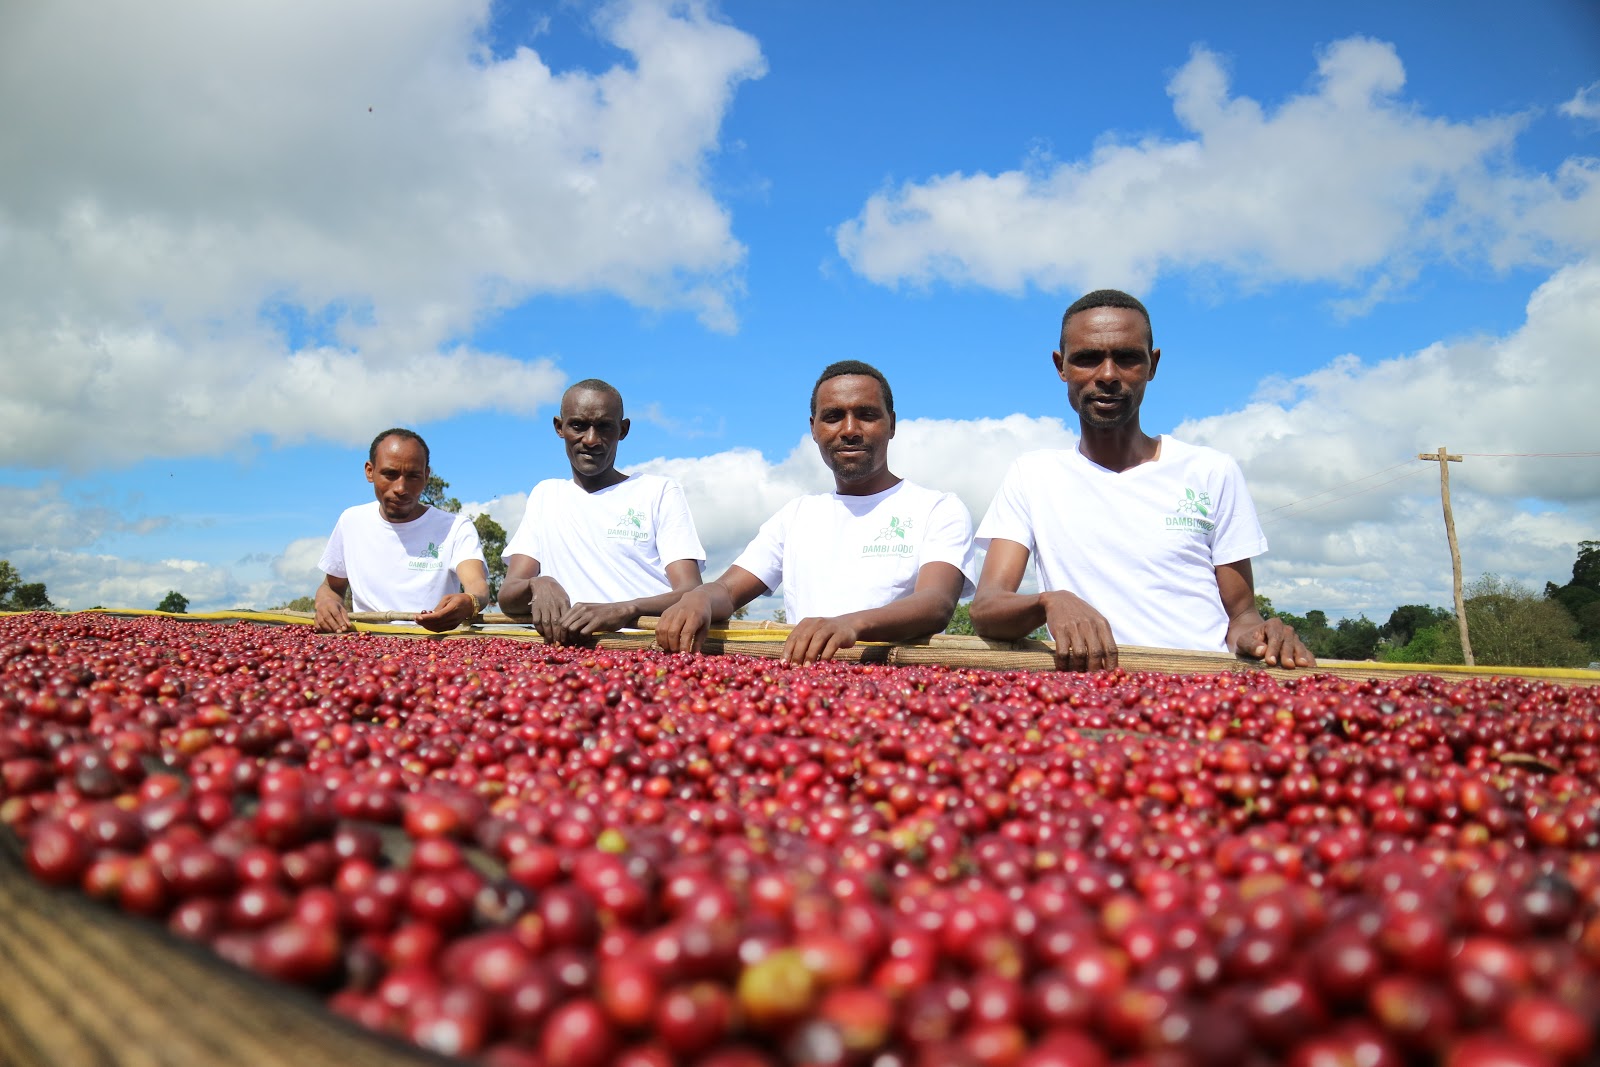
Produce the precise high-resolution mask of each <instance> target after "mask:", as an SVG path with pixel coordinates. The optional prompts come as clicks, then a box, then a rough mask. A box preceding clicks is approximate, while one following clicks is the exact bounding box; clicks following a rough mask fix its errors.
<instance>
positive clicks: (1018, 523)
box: [974, 459, 1036, 552]
mask: <svg viewBox="0 0 1600 1067" xmlns="http://www.w3.org/2000/svg"><path fill="white" fill-rule="evenodd" d="M997 537H998V538H1001V539H1002V540H1006V541H1015V542H1016V543H1017V544H1019V545H1021V546H1022V547H1023V548H1026V549H1027V550H1028V551H1029V552H1032V551H1033V550H1034V548H1035V547H1036V546H1035V545H1034V541H1033V519H1032V517H1031V516H1030V515H1029V513H1028V500H1027V486H1026V477H1025V476H1024V474H1023V473H1022V461H1021V460H1020V459H1019V460H1016V461H1014V462H1013V463H1012V464H1011V467H1010V469H1008V470H1007V471H1006V476H1005V477H1004V478H1002V479H1001V480H1000V491H999V492H997V493H995V495H994V502H993V503H991V504H990V505H989V511H988V513H987V514H985V515H984V516H983V521H982V522H981V523H979V524H978V535H977V537H976V538H975V539H974V540H975V541H976V543H977V547H978V548H981V549H984V550H986V551H987V550H988V548H989V542H991V541H993V540H994V539H995V538H997Z"/></svg>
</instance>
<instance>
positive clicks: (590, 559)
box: [504, 474, 706, 604]
mask: <svg viewBox="0 0 1600 1067" xmlns="http://www.w3.org/2000/svg"><path fill="white" fill-rule="evenodd" d="M504 555H505V556H506V557H507V558H509V557H511V556H527V557H528V558H529V559H533V560H537V561H538V563H539V573H540V574H544V575H549V576H550V577H551V578H554V579H555V580H556V581H558V582H560V583H561V588H563V589H565V590H566V591H567V596H568V597H569V598H570V599H571V600H572V602H573V603H574V604H614V603H616V602H618V601H621V600H632V599H634V598H635V597H649V596H658V595H660V594H662V593H668V592H671V591H672V583H671V582H670V581H668V580H667V564H669V563H676V562H677V561H678V560H680V559H689V560H694V561H695V562H696V563H697V564H699V565H700V566H701V567H702V568H703V567H704V566H705V562H706V550H705V549H704V548H702V547H701V546H700V537H699V535H698V534H696V533H695V530H694V518H693V517H692V516H691V515H690V514H689V502H688V501H687V500H686V499H684V495H683V489H682V487H681V486H679V485H678V483H677V482H675V481H673V480H672V479H671V478H663V477H661V476H660V475H658V474H634V475H631V476H629V477H628V478H627V480H625V481H621V482H618V483H617V484H616V485H613V486H609V487H607V488H605V489H600V490H598V491H596V492H593V493H590V492H587V491H585V490H584V489H583V487H582V486H580V485H578V483H576V482H574V481H573V480H572V479H571V478H549V479H546V480H545V481H542V482H540V483H539V484H538V485H536V486H534V487H533V491H532V492H530V493H529V494H528V508H527V510H526V511H524V512H523V513H522V522H521V523H520V524H519V525H518V526H517V532H516V533H515V534H513V535H512V536H511V540H510V541H508V542H507V543H506V547H505V551H504Z"/></svg>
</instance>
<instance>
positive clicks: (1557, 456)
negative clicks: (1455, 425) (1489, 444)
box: [1456, 452, 1600, 459]
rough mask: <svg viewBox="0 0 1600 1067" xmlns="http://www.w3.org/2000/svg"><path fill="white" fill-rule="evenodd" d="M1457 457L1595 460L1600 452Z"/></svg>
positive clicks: (1479, 454)
mask: <svg viewBox="0 0 1600 1067" xmlns="http://www.w3.org/2000/svg"><path fill="white" fill-rule="evenodd" d="M1456 455H1458V456H1479V457H1482V458H1484V459H1593V458H1596V457H1600V452H1457V453H1456Z"/></svg>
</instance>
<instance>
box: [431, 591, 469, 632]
mask: <svg viewBox="0 0 1600 1067" xmlns="http://www.w3.org/2000/svg"><path fill="white" fill-rule="evenodd" d="M477 613H478V601H477V600H476V599H475V598H474V597H473V596H472V594H470V593H446V594H445V595H444V596H442V597H440V598H439V603H437V604H435V605H434V606H433V608H432V609H431V610H428V611H419V612H417V615H416V622H417V625H418V626H420V627H422V628H423V629H424V630H432V631H433V632H434V633H442V632H443V631H445V630H454V629H455V628H456V627H457V626H460V625H461V624H462V623H464V622H466V621H467V620H469V619H471V618H472V617H473V616H474V615H476V614H477Z"/></svg>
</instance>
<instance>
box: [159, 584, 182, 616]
mask: <svg viewBox="0 0 1600 1067" xmlns="http://www.w3.org/2000/svg"><path fill="white" fill-rule="evenodd" d="M156 610H157V611H166V612H170V613H171V614H173V615H182V614H183V613H184V612H186V611H188V610H189V598H188V597H186V596H184V595H183V594H182V593H180V592H178V591H177V590H176V589H169V590H167V595H166V596H165V597H163V598H162V599H161V603H159V604H157V605H156Z"/></svg>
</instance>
